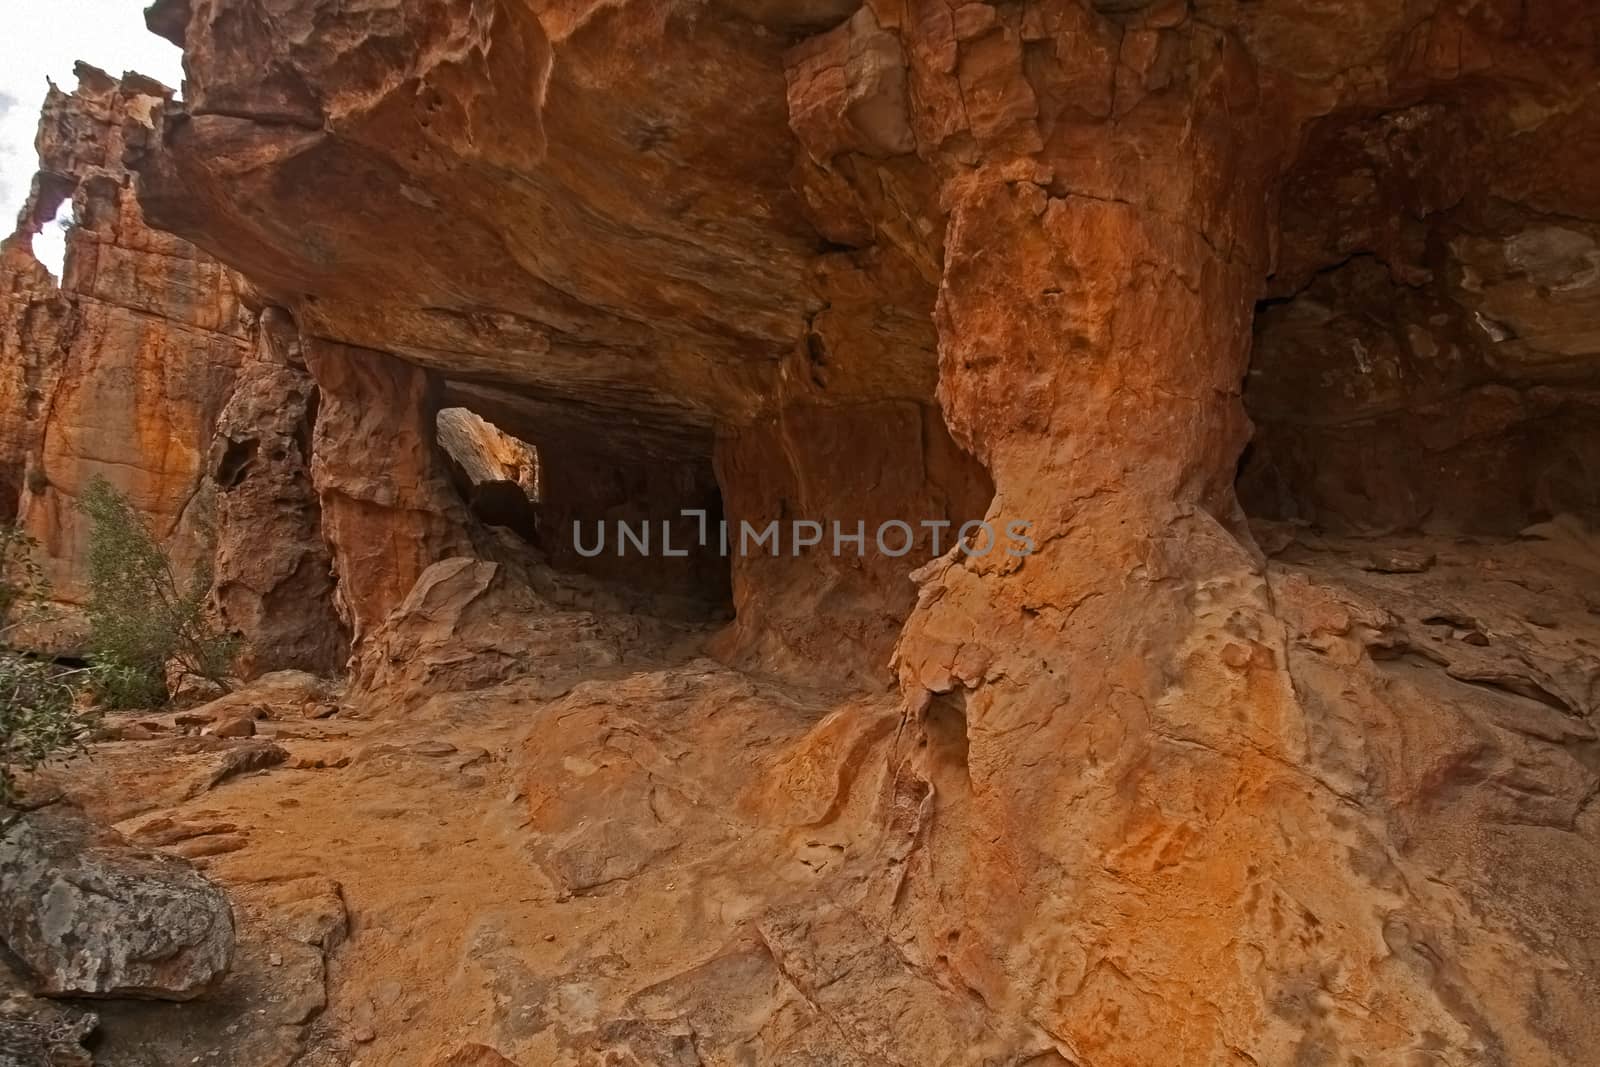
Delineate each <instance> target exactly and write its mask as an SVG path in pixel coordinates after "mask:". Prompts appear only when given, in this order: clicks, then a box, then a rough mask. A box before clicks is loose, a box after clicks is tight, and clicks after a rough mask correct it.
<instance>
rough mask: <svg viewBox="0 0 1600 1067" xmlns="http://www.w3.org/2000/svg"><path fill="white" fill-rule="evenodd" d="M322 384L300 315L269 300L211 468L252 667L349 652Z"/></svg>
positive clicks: (228, 601)
mask: <svg viewBox="0 0 1600 1067" xmlns="http://www.w3.org/2000/svg"><path fill="white" fill-rule="evenodd" d="M317 395H318V394H317V388H316V385H315V384H314V383H313V382H312V380H311V377H310V375H309V374H307V373H306V370H305V366H304V364H303V363H302V362H301V361H300V359H299V339H298V337H297V336H295V334H294V332H293V323H291V322H289V321H288V320H287V318H286V316H284V315H283V313H282V312H281V311H279V310H278V309H276V308H271V309H268V310H267V311H265V312H263V313H262V315H261V319H260V323H259V325H258V330H257V336H256V347H255V352H254V354H253V358H251V359H250V360H249V361H248V362H246V363H245V364H244V365H243V366H242V367H241V368H240V369H239V374H238V377H237V379H236V381H235V383H234V390H233V395H232V396H231V397H229V399H228V403H227V406H226V407H224V408H223V409H222V414H221V415H220V416H219V418H218V420H217V432H216V439H215V440H214V441H213V442H212V445H211V455H210V459H209V463H208V469H207V472H206V473H207V476H208V478H209V483H210V487H211V489H212V492H213V499H214V500H215V502H216V505H215V506H216V513H217V522H216V531H217V542H216V560H215V585H214V590H215V593H214V595H215V601H216V605H217V612H218V615H219V617H220V620H221V622H222V623H223V625H225V626H227V627H229V628H230V629H232V630H234V631H236V632H238V633H241V634H247V635H248V636H249V641H248V643H247V645H246V647H245V650H244V652H243V654H242V656H241V662H240V664H239V668H240V670H241V671H242V672H243V673H244V674H245V675H247V676H250V675H255V674H258V673H260V672H261V671H262V670H269V669H278V670H281V669H289V668H293V669H299V670H307V671H313V672H320V673H324V674H333V673H336V672H337V671H338V670H339V668H340V667H342V666H343V664H344V661H345V659H346V657H347V655H348V652H349V644H350V642H349V635H348V632H347V631H346V630H345V629H344V627H343V626H342V625H341V623H340V620H339V618H338V616H337V614H336V613H335V611H334V597H333V593H334V572H333V560H332V558H331V556H330V554H329V551H328V547H327V545H326V543H325V542H324V541H323V539H322V522H321V518H322V510H321V507H320V505H319V501H318V498H317V494H316V491H315V489H314V488H313V487H312V484H311V444H312V428H313V426H314V425H315V423H316V418H317Z"/></svg>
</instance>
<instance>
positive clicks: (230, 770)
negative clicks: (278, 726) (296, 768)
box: [185, 741, 289, 799]
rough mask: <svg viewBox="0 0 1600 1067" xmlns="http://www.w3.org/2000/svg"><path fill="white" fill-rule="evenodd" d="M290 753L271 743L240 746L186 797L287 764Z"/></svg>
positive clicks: (262, 742)
mask: <svg viewBox="0 0 1600 1067" xmlns="http://www.w3.org/2000/svg"><path fill="white" fill-rule="evenodd" d="M288 759H289V753H288V751H287V750H286V749H285V748H284V747H283V746H282V745H275V744H273V743H272V742H271V741H252V742H250V743H249V744H246V745H240V746H239V747H238V748H235V749H233V750H231V751H229V752H228V753H226V754H225V755H224V756H223V757H222V762H221V763H220V764H218V766H217V768H216V770H214V771H212V772H211V773H210V774H209V775H208V776H207V777H205V778H204V779H202V780H201V781H199V782H196V783H195V784H194V785H192V786H190V787H189V790H188V792H187V793H186V794H185V795H186V797H188V798H190V799H192V798H194V797H197V796H199V795H200V794H201V793H204V792H206V791H207V790H211V789H215V788H216V787H217V786H219V785H221V784H222V783H223V782H226V781H227V780H228V779H229V778H235V777H238V776H239V775H241V774H248V773H249V772H251V771H264V770H266V769H267V768H268V767H276V766H278V765H279V764H282V763H285V762H287V761H288Z"/></svg>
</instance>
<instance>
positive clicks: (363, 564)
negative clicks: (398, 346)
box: [303, 339, 473, 643]
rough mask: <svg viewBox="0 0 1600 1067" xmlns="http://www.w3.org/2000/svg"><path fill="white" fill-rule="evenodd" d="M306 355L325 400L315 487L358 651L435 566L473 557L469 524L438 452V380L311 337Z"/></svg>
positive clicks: (315, 448) (378, 355) (316, 443)
mask: <svg viewBox="0 0 1600 1067" xmlns="http://www.w3.org/2000/svg"><path fill="white" fill-rule="evenodd" d="M303 351H304V356H305V361H306V365H307V367H308V368H309V369H310V372H311V376H312V378H313V379H314V380H315V381H316V384H317V388H318V389H319V390H320V396H321V401H320V405H321V406H320V407H319V408H318V411H317V420H316V431H315V437H314V439H313V442H312V446H311V453H312V464H311V479H312V482H313V484H314V485H315V486H316V490H317V495H318V497H319V498H320V500H321V503H322V533H323V536H324V538H326V540H327V543H328V547H329V549H330V550H331V551H332V553H333V561H334V568H335V570H336V571H337V572H338V576H339V588H338V606H339V613H340V615H341V617H342V618H343V619H344V620H345V622H346V623H347V624H348V625H349V627H350V629H351V631H352V632H353V635H354V637H355V640H356V641H357V642H358V643H359V642H360V641H361V640H362V639H363V638H364V637H365V635H366V634H367V632H368V631H369V630H371V629H372V628H373V627H374V626H376V625H377V624H378V623H380V622H382V621H383V619H384V618H385V617H386V616H387V615H388V614H389V612H390V611H392V610H393V609H394V608H395V607H396V606H398V605H399V603H400V601H401V600H402V599H404V597H405V595H406V594H407V593H408V592H410V590H411V587H412V586H413V585H415V584H416V581H417V579H418V578H419V577H421V575H422V572H423V571H424V570H426V569H427V567H428V566H429V565H430V564H432V563H434V562H436V561H438V560H441V559H445V558H448V557H450V556H460V555H471V554H472V552H473V545H472V540H471V531H470V525H471V524H470V518H469V516H468V515H467V511H466V508H465V506H464V505H463V504H462V502H461V498H460V497H459V496H457V495H456V493H455V491H454V489H453V488H452V487H451V484H450V474H449V469H448V466H447V463H446V459H445V456H444V454H443V452H442V451H440V449H439V448H438V447H437V445H436V435H437V432H438V431H437V417H438V413H439V407H440V404H439V387H438V383H437V381H436V380H435V378H434V377H433V375H432V374H430V373H429V372H428V371H426V370H423V369H421V368H419V367H415V366H412V365H411V364H408V363H402V362H401V361H399V360H397V359H393V358H391V357H389V356H387V355H385V354H384V353H382V352H373V351H370V350H367V349H362V348H355V347H352V346H349V345H340V344H334V343H332V342H327V341H318V340H313V339H308V340H307V341H306V342H305V344H304V348H303Z"/></svg>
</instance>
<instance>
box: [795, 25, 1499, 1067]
mask: <svg viewBox="0 0 1600 1067" xmlns="http://www.w3.org/2000/svg"><path fill="white" fill-rule="evenodd" d="M1104 6H1106V7H1110V6H1111V5H1104ZM1137 6H1138V5H1121V4H1119V5H1116V8H1117V13H1116V14H1114V15H1107V14H1102V13H1100V12H1099V11H1097V10H1096V9H1095V7H1094V6H1091V5H1089V4H1086V3H1085V4H1078V3H1071V2H1060V3H1050V4H1040V5H1031V6H1028V7H1027V8H1025V9H1017V8H994V7H989V6H987V5H981V4H971V5H967V6H965V7H962V8H959V9H957V10H955V11H954V12H952V11H951V10H950V9H949V8H948V7H946V6H945V5H942V4H931V3H929V4H923V3H917V2H912V3H908V4H904V5H901V4H869V5H868V7H867V8H866V9H864V10H863V12H862V14H860V15H858V16H857V17H856V18H855V19H854V20H852V22H851V23H849V24H847V25H846V26H844V27H841V28H840V29H839V30H836V31H834V32H833V33H832V34H830V35H829V36H828V37H827V38H824V39H822V40H820V41H813V42H809V43H808V44H807V45H805V46H802V47H801V48H800V49H797V51H796V55H795V67H794V69H793V70H792V72H791V114H792V115H793V116H795V122H796V130H797V132H798V133H799V134H800V135H801V137H802V140H804V141H806V143H807V146H808V149H809V150H810V152H811V156H812V159H813V161H815V162H816V163H817V164H818V166H819V167H820V168H822V170H823V171H825V172H826V173H827V174H828V175H829V176H830V177H832V178H834V179H840V178H842V179H844V180H846V181H848V182H850V183H852V185H853V187H855V188H858V189H860V188H868V189H870V188H872V187H873V186H880V187H881V186H882V185H884V184H886V183H887V181H888V180H889V179H890V177H892V176H893V175H894V174H896V173H901V172H903V171H904V169H905V166H906V164H905V162H904V160H903V158H902V157H903V154H904V149H903V148H901V147H899V146H897V145H896V144H895V143H894V142H895V141H896V138H895V137H892V136H888V135H887V134H885V132H884V131H886V130H892V128H893V121H892V120H893V117H894V116H895V115H896V114H903V115H904V116H905V119H904V121H905V122H906V124H907V126H908V128H909V130H910V131H911V133H912V134H913V136H914V140H915V144H916V153H917V155H918V156H919V157H920V158H921V160H922V161H923V162H924V163H925V164H926V165H927V166H928V167H929V168H931V169H932V170H933V171H934V172H935V173H936V174H937V175H938V180H939V190H940V192H939V198H938V203H937V204H930V203H924V204H922V205H920V206H921V211H922V212H923V214H922V215H921V217H920V218H918V217H917V214H916V213H915V210H916V209H915V207H911V208H909V209H908V205H907V204H906V203H905V202H904V201H903V200H898V201H895V202H893V203H891V204H889V205H883V204H879V205H878V206H877V207H876V208H875V209H874V210H875V212H876V216H877V217H876V222H875V225H876V229H877V232H878V239H879V240H887V241H905V240H906V237H905V236H904V235H905V234H906V233H908V232H909V233H916V232H918V230H921V231H922V232H924V233H926V232H928V230H929V226H928V224H929V223H930V222H936V223H937V224H939V226H940V229H939V230H938V231H936V232H938V233H939V234H941V235H942V247H939V248H938V249H937V251H938V254H939V255H940V257H941V260H942V264H943V268H942V279H941V285H940V293H939V303H938V312H937V323H938V327H939V347H940V385H939V396H940V400H941V402H942V405H943V408H944V411H945V415H946V418H947V420H948V422H949V424H950V427H951V429H952V431H953V433H954V436H955V438H956V439H957V441H959V442H961V443H962V444H964V445H966V446H968V447H969V448H970V449H971V450H972V451H973V453H974V454H975V455H976V456H978V458H979V459H980V460H981V461H982V462H983V463H984V464H985V465H986V466H987V467H988V468H989V471H990V473H991V474H992V475H993V477H994V483H995V490H996V495H995V499H994V503H993V505H992V507H991V508H990V512H989V518H990V521H991V523H993V524H994V525H995V526H996V527H1001V528H1003V526H1004V524H1005V523H1008V522H1013V521H1023V522H1027V523H1029V524H1030V530H1031V536H1032V538H1033V541H1034V544H1035V547H1034V550H1033V552H1032V554H1030V555H1026V556H1016V555H1010V554H1007V553H1006V552H1004V551H1001V550H997V551H994V552H991V553H990V554H989V555H986V556H982V557H976V556H964V555H962V554H959V553H956V554H952V555H950V556H948V557H946V558H945V559H943V560H941V561H939V562H937V563H935V564H933V565H931V566H930V567H929V568H927V569H926V570H925V571H924V572H923V575H922V579H923V580H922V584H921V589H920V596H919V603H918V606H917V608H916V610H915V611H914V612H913V614H912V616H911V618H910V620H909V621H908V623H907V625H906V627H905V630H904V632H903V634H902V636H901V639H900V644H899V647H898V653H897V661H898V670H899V677H900V684H901V689H902V691H903V693H904V696H905V700H906V713H907V716H908V724H907V728H906V729H904V730H903V731H902V732H901V734H900V735H899V737H898V739H897V742H896V744H895V748H894V751H893V753H892V755H891V765H890V768H889V778H888V785H887V786H886V792H885V794H884V797H883V808H882V810H883V813H884V819H885V822H886V837H885V839H884V841H885V844H884V851H883V853H882V854H881V855H880V857H879V859H878V863H879V867H878V869H877V871H876V872H875V874H874V876H873V882H872V888H871V889H870V890H869V891H868V892H867V894H866V897H865V901H864V906H865V907H866V908H867V909H868V910H869V911H870V912H871V913H873V914H875V915H876V916H877V917H878V920H879V921H880V922H882V923H883V924H884V925H885V926H887V927H888V928H889V929H890V930H891V932H892V933H893V936H895V938H896V939H897V940H898V941H899V942H900V943H901V945H902V948H903V950H904V951H906V953H907V954H908V956H909V957H910V958H912V959H914V960H917V961H919V962H920V963H922V964H923V965H925V966H927V967H929V968H930V969H931V970H933V971H935V972H936V973H942V974H943V975H944V980H945V981H947V982H949V983H950V984H952V985H954V986H956V987H958V988H962V987H964V988H966V989H969V990H971V991H972V993H973V994H974V995H975V996H976V997H977V998H978V999H979V1000H980V1001H981V1002H982V1003H983V1004H985V1005H987V1006H989V1007H990V1008H992V1009H994V1011H995V1016H996V1018H1003V1019H1009V1020H1015V1022H1014V1023H1010V1024H1007V1026H1008V1027H1010V1028H1011V1032H1009V1033H1006V1034H1004V1035H1001V1036H997V1038H996V1049H1002V1048H1003V1049H1007V1050H1014V1049H1016V1048H1018V1047H1022V1048H1030V1047H1031V1048H1037V1049H1040V1050H1048V1051H1045V1052H1044V1053H1043V1054H1044V1055H1045V1056H1046V1058H1045V1059H1042V1060H1038V1061H1033V1062H1052V1063H1053V1062H1070V1063H1094V1064H1096V1065H1097V1067H1106V1065H1127V1067H1133V1065H1144V1064H1151V1063H1186V1064H1187V1063H1196V1064H1198V1063H1233V1062H1256V1063H1289V1062H1296V1061H1297V1060H1302V1059H1304V1058H1305V1057H1306V1056H1313V1058H1314V1059H1315V1058H1318V1057H1322V1056H1330V1055H1333V1054H1334V1052H1335V1050H1340V1049H1349V1050H1360V1051H1361V1052H1362V1053H1367V1052H1377V1051H1379V1050H1382V1051H1384V1052H1386V1053H1399V1052H1400V1050H1408V1049H1409V1050H1417V1051H1418V1052H1419V1053H1420V1051H1421V1050H1422V1049H1424V1048H1428V1049H1434V1050H1448V1052H1447V1053H1446V1058H1447V1059H1450V1060H1451V1061H1455V1060H1456V1059H1459V1058H1462V1057H1465V1058H1466V1059H1469V1060H1470V1059H1471V1057H1472V1056H1473V1055H1474V1054H1475V1053H1476V1052H1477V1051H1478V1050H1480V1049H1481V1048H1483V1047H1484V1042H1485V1041H1486V1040H1487V1039H1486V1038H1485V1036H1484V1033H1483V1032H1482V1031H1481V1030H1479V1029H1478V1027H1479V1026H1480V1024H1481V1023H1482V1021H1483V1016H1482V1015H1481V1014H1479V1012H1480V1008H1479V1007H1478V1006H1477V1005H1475V1004H1473V1003H1472V1000H1473V994H1472V993H1471V992H1470V991H1466V990H1462V989H1459V988H1454V989H1451V988H1446V987H1445V984H1444V983H1441V982H1440V981H1439V979H1438V977H1437V976H1436V975H1433V974H1430V973H1427V972H1426V971H1425V969H1421V968H1418V967H1417V966H1416V965H1415V963H1414V960H1415V959H1416V958H1418V954H1419V953H1421V952H1422V950H1421V949H1419V948H1418V947H1416V945H1415V944H1414V943H1413V941H1412V939H1413V938H1414V937H1419V924H1417V923H1415V922H1414V921H1412V917H1411V911H1410V910H1409V909H1412V907H1413V905H1414V904H1415V903H1416V901H1415V898H1414V897H1413V896H1412V895H1411V893H1410V892H1409V891H1408V890H1407V889H1406V887H1405V878H1404V876H1403V875H1402V874H1401V873H1400V870H1399V869H1398V868H1397V867H1396V866H1395V865H1394V864H1393V862H1392V858H1391V854H1390V853H1389V852H1388V851H1387V848H1386V846H1385V845H1384V844H1382V843H1381V842H1382V837H1381V831H1380V830H1379V829H1378V828H1377V827H1376V826H1375V825H1373V824H1372V823H1370V822H1368V821H1366V820H1364V819H1363V818H1362V817H1361V816H1359V815H1353V814H1352V812H1351V811H1350V810H1348V809H1347V808H1346V807H1345V805H1344V803H1343V800H1342V798H1341V796H1340V795H1339V793H1338V792H1337V790H1336V789H1334V788H1333V787H1331V786H1330V785H1328V784H1327V783H1326V782H1324V781H1323V780H1322V779H1321V777H1319V772H1318V768H1317V760H1316V753H1314V752H1312V751H1309V750H1308V745H1307V744H1306V742H1305V737H1306V716H1307V714H1308V713H1307V710H1306V709H1305V708H1304V707H1303V706H1302V705H1301V703H1300V702H1299V700H1298V699H1297V697H1296V694H1295V692H1294V690H1293V687H1292V685H1291V683H1290V680H1289V677H1288V674H1287V672H1286V669H1285V651H1286V650H1285V644H1284V639H1283V636H1282V628H1281V625H1280V623H1279V621H1278V620H1277V619H1276V618H1275V617H1274V614H1273V610H1272V604H1271V599H1270V595H1269V591H1268V589H1267V586H1266V582H1265V578H1264V575H1263V571H1262V568H1261V566H1260V560H1259V556H1258V554H1257V552H1256V550H1255V549H1254V547H1253V545H1252V544H1251V542H1250V539H1249V536H1248V534H1247V533H1246V532H1245V531H1244V529H1243V526H1242V521H1241V517H1240V514H1239V512H1238V508H1237V505H1236V503H1235V501H1234V496H1233V491H1232V482H1233V478H1234V472H1235V465H1236V462H1237V459H1238V456H1239V453H1240V451H1241V449H1242V448H1243V446H1244V443H1245V441H1246V439H1247V436H1248V429H1247V423H1246V420H1245V418H1244V415H1243V411H1242V408H1241V405H1240V400H1239V384H1240V381H1241V379H1242V377H1243V375H1244V372H1245V367H1246V361H1247V356H1248V349H1249V335H1250V322H1251V313H1252V308H1253V302H1254V299H1255V297H1256V295H1257V293H1258V291H1259V288H1260V285H1261V281H1262V279H1263V278H1264V277H1265V274H1266V272H1267V269H1268V260H1269V252H1268V240H1267V237H1266V229H1265V225H1264V221H1263V220H1264V215H1265V209H1266V206H1267V204H1268V202H1269V199H1270V194H1271V189H1272V181H1273V175H1274V172H1275V170H1276V168H1277V165H1278V164H1277V153H1278V152H1279V151H1280V150H1281V149H1280V143H1281V142H1280V137H1281V134H1280V132H1279V131H1278V129H1277V127H1278V126H1279V125H1281V124H1284V123H1285V122H1286V119H1285V117H1284V116H1281V115H1276V116H1275V115H1274V114H1273V113H1272V111H1273V109H1272V107H1271V103H1272V101H1271V100H1270V98H1269V99H1268V100H1267V101H1266V102H1264V99H1263V91H1262V89H1261V86H1260V85H1259V83H1258V75H1257V72H1256V70H1255V68H1254V66H1253V64H1252V63H1251V61H1250V59H1249V57H1248V56H1247V55H1246V54H1245V53H1244V52H1243V50H1242V49H1241V48H1240V47H1239V46H1238V44H1237V43H1236V42H1235V41H1234V40H1232V39H1231V38H1230V37H1228V36H1227V35H1226V34H1224V33H1221V32H1218V31H1216V30H1214V29H1212V28H1210V27H1208V26H1205V25H1201V24H1197V23H1193V22H1190V21H1188V19H1187V13H1186V10H1185V8H1184V6H1183V5H1178V4H1157V5H1150V6H1148V7H1143V8H1142V9H1141V10H1133V11H1127V10H1124V9H1126V8H1129V7H1137ZM896 55H903V56H904V61H903V62H904V66H905V70H904V75H903V77H904V81H905V84H906V85H907V86H908V88H902V87H901V85H900V81H901V77H902V76H901V74H900V73H899V72H897V71H891V72H890V73H888V74H886V73H884V68H885V63H884V62H881V61H877V60H873V61H869V60H872V57H878V59H879V60H881V59H882V58H883V57H891V58H892V57H894V56H896ZM835 72H836V73H835ZM897 109H903V111H898V110H897ZM885 116H889V118H886V117H885ZM863 146H865V148H864V147H863ZM816 184H817V185H818V186H819V187H826V186H825V183H824V182H821V181H818V182H817V183H816ZM867 195H868V194H866V193H863V194H862V198H865V197H866V196H867ZM888 209H892V211H891V210H888ZM907 215H909V216H910V217H909V218H907V217H906V216H907ZM908 222H909V223H910V225H909V226H908V225H906V223H908ZM934 240H937V238H935V239H934ZM1420 939H1424V940H1425V936H1424V937H1421V938H1420ZM1052 1057H1053V1058H1052Z"/></svg>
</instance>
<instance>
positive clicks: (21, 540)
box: [0, 526, 49, 632]
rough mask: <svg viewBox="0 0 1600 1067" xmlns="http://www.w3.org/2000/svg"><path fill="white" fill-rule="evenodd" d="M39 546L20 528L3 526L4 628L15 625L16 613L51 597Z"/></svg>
mask: <svg viewBox="0 0 1600 1067" xmlns="http://www.w3.org/2000/svg"><path fill="white" fill-rule="evenodd" d="M38 547H39V542H37V541H35V540H34V539H33V538H32V537H30V536H29V535H28V534H26V533H24V532H23V531H22V530H20V529H18V528H17V527H15V526H7V527H4V528H0V627H3V628H4V631H9V629H10V628H11V627H12V626H13V625H15V623H16V621H17V620H16V618H15V616H17V615H18V614H20V613H21V612H22V611H24V610H37V609H38V608H39V607H40V606H41V605H42V604H43V603H44V602H45V600H46V599H47V598H48V596H49V586H48V585H46V583H45V579H44V572H43V571H42V570H41V569H40V567H39V561H38V560H36V559H34V558H33V553H34V550H35V549H37V548H38ZM4 631H0V632H4Z"/></svg>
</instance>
